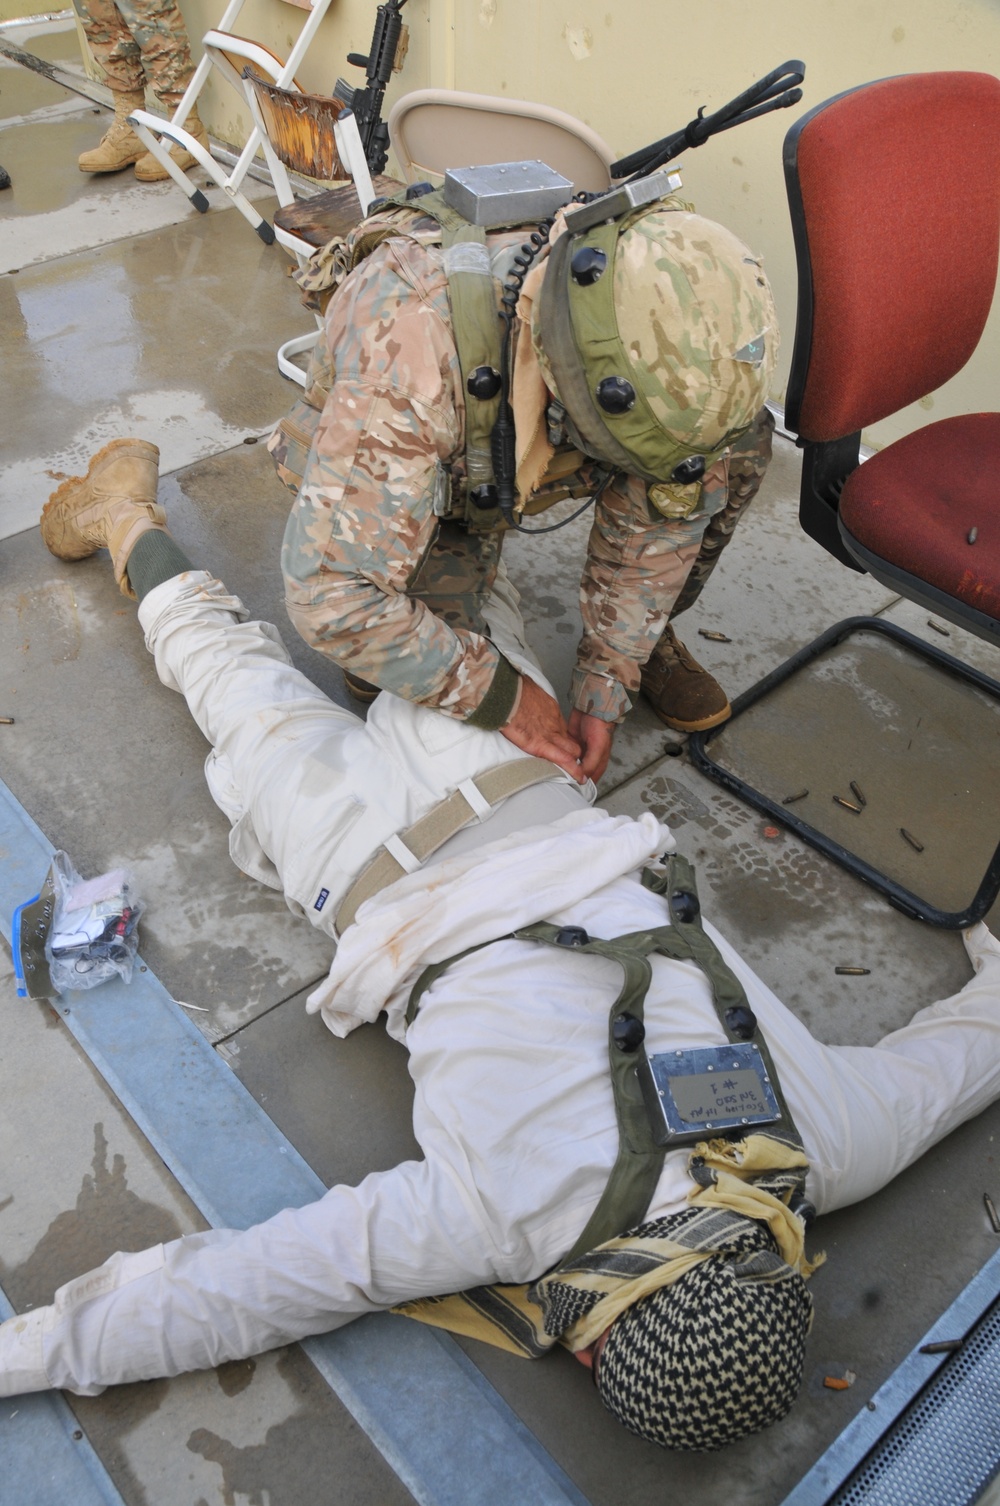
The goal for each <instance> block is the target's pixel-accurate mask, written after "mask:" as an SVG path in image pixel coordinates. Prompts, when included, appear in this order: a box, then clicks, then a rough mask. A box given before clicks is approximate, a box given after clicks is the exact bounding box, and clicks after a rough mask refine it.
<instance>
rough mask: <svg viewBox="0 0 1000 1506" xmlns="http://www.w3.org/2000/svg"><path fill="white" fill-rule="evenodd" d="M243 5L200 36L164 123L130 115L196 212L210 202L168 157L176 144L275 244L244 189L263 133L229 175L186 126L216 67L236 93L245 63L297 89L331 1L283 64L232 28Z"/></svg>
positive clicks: (318, 8) (237, 3) (237, 2)
mask: <svg viewBox="0 0 1000 1506" xmlns="http://www.w3.org/2000/svg"><path fill="white" fill-rule="evenodd" d="M245 4H246V0H230V3H229V5H228V6H227V7H226V10H225V13H224V14H223V17H222V20H221V21H220V22H219V25H218V27H217V28H214V29H213V30H211V31H207V32H206V33H205V35H204V37H203V38H202V45H203V47H204V49H205V50H204V55H203V56H202V58H201V60H200V62H199V63H198V66H197V68H196V69H195V71H194V74H193V75H192V78H191V82H190V83H189V84H188V86H187V88H186V89H185V91H184V95H183V97H182V99H181V102H180V104H179V105H178V106H177V109H176V110H175V111H174V113H173V115H172V116H171V118H170V119H169V120H163V119H161V117H160V116H159V115H154V114H152V112H151V111H149V110H136V111H134V112H133V114H131V115H130V116H129V120H130V122H131V125H132V128H133V129H134V131H135V133H136V135H137V136H138V137H139V139H140V141H141V142H142V144H143V146H145V147H146V149H147V150H148V151H150V152H152V154H153V156H154V157H155V158H156V160H157V161H158V162H160V163H162V164H163V167H164V168H165V169H166V171H167V172H168V173H169V174H170V176H171V178H173V180H174V182H175V183H176V184H177V186H178V187H179V188H181V189H182V190H183V192H184V193H185V194H187V196H188V198H189V199H190V200H191V203H192V204H193V205H194V207H195V209H197V210H199V211H200V212H201V213H202V214H204V213H205V211H206V210H207V209H208V200H207V199H206V197H205V195H204V194H203V193H202V191H201V190H200V189H199V188H198V186H197V184H195V183H192V181H191V179H190V178H189V177H188V175H187V173H185V172H184V171H183V169H182V168H179V167H178V166H177V164H176V162H174V160H173V158H172V157H171V155H170V148H171V146H173V145H174V144H176V145H178V146H182V147H185V148H186V149H187V151H189V152H190V153H191V155H192V157H193V158H194V159H195V161H196V162H197V163H198V166H199V167H200V168H201V169H202V170H203V171H204V172H206V173H208V175H209V177H211V178H212V179H214V181H215V182H216V184H217V185H218V186H219V188H221V189H222V191H223V193H224V194H225V195H226V196H227V198H229V199H230V200H231V201H232V203H233V204H234V205H235V206H236V208H237V209H238V210H239V211H240V213H241V214H242V215H243V217H244V219H246V220H247V221H248V222H249V223H250V224H251V225H252V226H253V228H254V230H256V232H257V234H258V235H259V236H260V238H261V240H262V241H264V243H265V244H266V245H271V244H272V242H273V241H274V239H275V236H274V230H273V229H272V227H271V226H270V225H269V224H268V222H267V220H265V219H264V217H263V216H262V215H260V214H258V212H257V210H256V209H255V208H254V207H253V205H252V204H251V203H250V201H249V199H248V198H247V197H246V195H245V194H243V193H242V192H241V191H240V186H241V184H242V182H243V179H244V178H245V177H246V175H247V171H248V169H249V167H250V164H251V162H252V161H253V159H254V157H255V156H256V154H257V149H258V147H259V146H260V144H261V137H260V133H259V131H258V130H257V129H256V128H255V129H254V130H252V131H251V132H250V135H249V137H248V139H247V142H246V145H245V146H244V147H243V150H242V151H241V153H240V155H239V157H238V158H237V161H236V163H235V165H234V166H233V168H232V169H231V171H229V172H226V170H225V169H224V167H223V165H222V164H221V163H219V162H216V160H215V158H214V157H212V155H211V153H210V152H208V151H206V150H205V148H204V147H203V146H202V144H201V142H200V141H196V140H195V138H194V137H193V136H192V135H191V133H190V132H189V131H186V130H185V129H184V122H185V121H186V120H187V117H188V114H189V113H190V111H191V107H192V106H193V105H194V103H195V101H196V100H197V98H198V95H199V94H200V93H201V91H202V89H203V88H204V86H205V80H206V79H207V78H208V76H209V73H210V72H211V71H212V69H213V68H214V69H215V70H216V71H217V72H218V73H219V74H220V75H221V76H222V77H223V78H224V79H225V80H226V82H227V83H229V84H231V85H232V87H233V88H234V89H236V90H237V91H240V89H241V87H242V84H241V74H242V71H243V67H244V66H245V65H246V64H247V63H250V64H252V66H253V67H254V68H256V69H257V70H258V71H259V72H260V73H262V74H264V75H266V76H267V77H268V78H270V79H272V80H273V81H274V83H276V84H278V85H280V86H281V87H283V88H287V87H289V86H291V87H293V88H295V87H297V85H296V83H295V70H296V68H298V66H299V64H300V63H301V62H302V59H303V58H304V57H305V55H306V53H307V52H308V50H309V47H310V46H311V44H312V40H313V38H314V37H315V35H316V32H317V30H318V28H319V25H320V22H321V21H322V20H323V17H324V16H325V15H326V12H327V9H328V8H329V5H330V0H313V4H312V8H311V10H310V12H309V15H308V16H307V18H306V21H305V23H304V25H303V27H302V30H301V31H300V32H299V35H298V38H297V39H296V42H295V44H294V46H293V47H292V50H291V52H290V53H289V54H288V60H287V61H286V62H284V63H282V61H281V59H280V58H277V57H275V55H274V53H272V52H271V51H270V50H269V49H268V48H267V47H264V46H263V45H262V44H261V43H259V42H253V41H250V40H249V39H248V38H246V37H241V36H238V35H237V34H236V33H235V32H233V31H231V30H230V28H231V27H232V26H233V24H234V23H235V21H236V18H237V16H238V15H239V13H240V11H241V10H242V9H243V6H244V5H245ZM268 165H269V166H270V164H268ZM275 188H277V184H275Z"/></svg>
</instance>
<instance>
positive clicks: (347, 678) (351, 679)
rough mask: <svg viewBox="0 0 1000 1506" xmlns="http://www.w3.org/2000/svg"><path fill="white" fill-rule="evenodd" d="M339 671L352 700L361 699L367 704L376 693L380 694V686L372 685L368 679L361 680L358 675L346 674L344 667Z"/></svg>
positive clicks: (372, 699)
mask: <svg viewBox="0 0 1000 1506" xmlns="http://www.w3.org/2000/svg"><path fill="white" fill-rule="evenodd" d="M341 673H342V674H343V676H344V684H345V685H346V686H347V693H348V695H349V696H351V698H352V699H353V700H355V701H361V703H362V704H363V705H368V703H369V702H371V701H374V699H375V697H376V696H377V695H381V693H382V688H381V686H379V685H373V684H372V683H371V681H370V680H362V679H361V678H360V677H359V676H358V675H352V674H348V672H347V670H346V669H345V670H342V671H341Z"/></svg>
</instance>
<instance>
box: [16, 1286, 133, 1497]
mask: <svg viewBox="0 0 1000 1506" xmlns="http://www.w3.org/2000/svg"><path fill="white" fill-rule="evenodd" d="M13 1316H14V1309H13V1308H12V1307H11V1305H10V1303H9V1302H8V1301H7V1298H6V1297H5V1295H4V1293H3V1292H2V1291H0V1321H2V1320H3V1319H5V1318H12V1317H13ZM29 1501H30V1502H31V1506H125V1503H124V1501H123V1500H122V1498H121V1496H120V1495H119V1494H118V1491H117V1490H116V1489H115V1486H114V1483H113V1481H112V1479H111V1476H110V1475H109V1474H108V1472H107V1470H106V1469H105V1468H104V1465H103V1464H102V1463H101V1461H100V1459H99V1458H98V1457H97V1455H96V1454H95V1453H94V1450H93V1448H92V1447H91V1445H90V1443H89V1442H88V1441H87V1439H86V1438H85V1437H84V1435H83V1430H82V1429H81V1427H80V1424H79V1423H78V1422H77V1420H76V1418H75V1417H74V1416H73V1413H72V1412H71V1411H70V1409H69V1407H68V1405H67V1404H66V1400H65V1398H64V1397H63V1395H62V1394H61V1392H59V1391H47V1392H45V1393H44V1394H42V1395H40V1396H11V1397H8V1398H6V1399H5V1400H3V1401H0V1506H26V1503H27V1502H29Z"/></svg>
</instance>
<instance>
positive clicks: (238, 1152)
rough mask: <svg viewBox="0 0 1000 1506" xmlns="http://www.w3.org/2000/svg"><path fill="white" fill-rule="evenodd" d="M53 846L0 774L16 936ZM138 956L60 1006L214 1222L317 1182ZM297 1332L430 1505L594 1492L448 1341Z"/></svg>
mask: <svg viewBox="0 0 1000 1506" xmlns="http://www.w3.org/2000/svg"><path fill="white" fill-rule="evenodd" d="M52 852H53V848H52V845H51V843H49V841H48V840H47V839H46V838H45V836H44V835H43V834H42V832H41V831H40V830H39V829H38V827H37V826H36V825H35V823H34V822H33V821H32V820H31V817H30V816H29V815H28V814H27V812H26V811H25V810H24V809H23V807H22V806H21V805H20V804H19V803H18V801H17V800H15V799H14V796H13V795H12V794H11V792H10V791H9V790H8V789H7V787H6V786H5V785H3V784H0V930H2V932H3V935H4V936H5V937H6V939H7V940H8V941H9V940H10V937H11V930H10V925H11V919H10V918H11V916H12V914H13V911H14V909H15V907H16V906H17V905H18V904H20V903H21V902H22V901H23V899H24V897H25V896H26V895H28V894H34V893H37V891H38V889H39V887H40V885H41V883H42V881H43V880H44V877H45V874H46V872H47V871H48V867H49V863H50V861H51V857H52ZM141 967H142V959H141V958H137V959H136V971H135V972H134V974H133V977H132V982H131V983H130V984H129V985H128V986H126V985H125V984H123V983H121V982H120V981H118V980H116V981H115V982H112V983H108V984H104V985H103V986H102V987H100V988H95V989H92V990H90V991H89V992H83V993H68V994H64V995H62V996H61V997H60V998H59V999H58V1001H56V1002H57V1007H58V1009H59V1012H60V1014H61V1015H62V1018H63V1022H64V1024H65V1025H66V1026H67V1027H68V1029H69V1030H70V1031H71V1032H72V1034H73V1035H74V1037H75V1038H76V1040H77V1041H78V1042H79V1044H80V1045H81V1046H82V1048H83V1049H84V1051H85V1052H86V1053H87V1055H88V1056H89V1057H90V1060H91V1061H92V1062H93V1063H94V1065H95V1067H96V1068H97V1070H98V1071H99V1072H100V1073H101V1075H102V1076H103V1077H104V1079H105V1080H106V1082H107V1083H108V1085H109V1087H110V1088H111V1089H112V1091H113V1092H114V1093H115V1094H116V1095H117V1097H118V1098H119V1100H120V1101H121V1103H122V1105H123V1107H124V1108H125V1110H126V1111H127V1113H129V1114H130V1115H131V1117H132V1118H133V1119H134V1120H135V1122H136V1124H137V1125H138V1127H139V1129H140V1130H141V1131H142V1133H143V1134H144V1135H145V1136H146V1138H147V1139H148V1140H149V1142H150V1144H151V1145H152V1146H153V1148H154V1149H155V1150H156V1151H157V1153H158V1154H159V1155H160V1156H161V1157H162V1159H163V1161H164V1162H165V1164H166V1165H167V1166H168V1167H169V1169H170V1171H171V1172H172V1173H173V1175H174V1176H175V1177H176V1179H177V1181H178V1182H179V1183H180V1184H181V1186H182V1187H183V1188H184V1190H185V1191H186V1192H187V1194H188V1196H189V1197H190V1198H191V1199H192V1201H193V1202H194V1203H195V1204H196V1205H197V1207H198V1208H199V1209H200V1210H201V1212H202V1213H203V1214H204V1216H205V1218H206V1219H207V1220H208V1222H209V1223H210V1224H212V1225H213V1226H214V1227H216V1228H229V1229H245V1228H248V1227H249V1226H250V1225H251V1224H257V1223H261V1222H263V1221H264V1220H265V1219H268V1218H270V1217H271V1216H272V1215H273V1214H275V1213H277V1212H279V1210H280V1209H282V1208H288V1207H301V1206H302V1205H303V1204H305V1203H309V1202H313V1201H314V1200H315V1199H316V1198H317V1197H321V1196H322V1195H323V1193H324V1192H325V1191H326V1187H325V1184H324V1183H323V1182H322V1181H321V1180H320V1178H319V1177H318V1176H317V1175H316V1173H315V1172H314V1171H313V1170H312V1168H311V1167H310V1166H309V1165H308V1164H307V1163H306V1161H304V1160H303V1158H302V1157H301V1156H300V1155H299V1153H298V1151H297V1150H296V1149H295V1147H294V1146H293V1145H291V1144H290V1142H289V1141H288V1140H286V1139H285V1137H284V1135H282V1134H281V1132H280V1131H279V1130H278V1128H277V1126H276V1125H275V1124H273V1123H272V1121H271V1120H270V1119H269V1118H268V1116H267V1115H266V1114H265V1113H264V1111H263V1109H261V1107H260V1105H259V1104H258V1103H257V1102H256V1100H255V1099H254V1098H253V1097H252V1096H251V1095H250V1093H249V1092H248V1091H247V1090H246V1088H244V1086H243V1084H242V1083H241V1082H240V1081H239V1079H238V1078H237V1077H236V1076H234V1074H233V1073H232V1071H231V1070H230V1069H229V1067H227V1066H226V1065H225V1063H224V1062H223V1061H222V1060H221V1058H220V1057H219V1055H218V1054H217V1053H216V1052H215V1051H214V1050H213V1049H212V1047H211V1046H210V1045H209V1044H208V1042H207V1041H206V1040H205V1037H204V1036H203V1035H202V1034H201V1032H200V1031H199V1030H198V1028H197V1027H196V1026H195V1025H194V1024H193V1023H192V1022H191V1020H190V1019H189V1018H188V1016H187V1015H186V1014H185V1013H184V1011H183V1010H182V1009H181V1008H180V1007H179V1006H178V1005H177V1004H176V1003H175V1002H174V1000H173V999H172V998H171V996H170V995H169V993H167V991H166V989H165V988H164V987H163V986H162V984H161V983H160V982H159V980H158V979H157V978H156V976H155V975H154V974H153V973H152V972H149V971H148V970H147V971H145V972H143V971H141V970H140V969H141ZM219 1146H225V1154H224V1155H221V1154H219V1152H218V1147H219ZM302 1347H303V1348H304V1349H305V1351H306V1353H307V1354H308V1355H309V1357H310V1359H311V1360H312V1361H313V1363H314V1365H315V1366H316V1368H317V1369H318V1370H319V1372H320V1374H321V1375H322V1376H323V1377H324V1379H325V1380H326V1381H327V1383H328V1384H329V1385H330V1387H331V1388H332V1389H333V1390H334V1391H335V1392H336V1394H337V1395H338V1396H339V1397H340V1399H341V1401H342V1402H343V1403H344V1405H345V1406H346V1407H347V1409H348V1411H349V1412H350V1413H351V1414H352V1416H353V1417H354V1418H355V1420H356V1421H357V1422H358V1423H359V1424H360V1426H361V1427H362V1428H363V1429H364V1430H365V1432H366V1433H367V1434H368V1436H369V1437H370V1438H371V1439H372V1441H373V1443H374V1444H375V1446H376V1447H377V1448H378V1449H379V1451H380V1452H381V1453H382V1455H383V1456H384V1458H385V1459H386V1462H387V1463H388V1464H389V1465H390V1467H391V1468H392V1469H393V1470H394V1471H395V1472H396V1474H397V1475H398V1476H399V1478H400V1479H401V1480H402V1481H403V1483H404V1484H405V1485H406V1487H407V1489H408V1490H409V1491H410V1492H411V1493H412V1494H413V1495H414V1496H415V1498H416V1499H417V1501H419V1502H420V1503H421V1506H524V1503H525V1502H527V1501H530V1502H531V1503H532V1506H569V1503H572V1506H587V1502H586V1499H585V1497H584V1496H582V1495H581V1494H580V1492H579V1491H578V1490H577V1488H576V1487H575V1486H574V1485H573V1483H572V1481H570V1480H569V1478H568V1477H567V1476H566V1475H565V1474H564V1473H563V1472H562V1471H561V1470H560V1468H559V1467H558V1465H557V1464H556V1463H555V1461H554V1460H552V1459H551V1458H550V1457H549V1455H548V1454H547V1453H546V1451H545V1450H544V1449H543V1448H542V1446H541V1444H539V1442H538V1441H537V1439H535V1438H534V1437H533V1435H532V1434H531V1433H530V1432H529V1431H528V1429H527V1428H526V1427H525V1426H524V1425H523V1424H522V1423H521V1422H520V1420H519V1419H518V1418H517V1416H516V1415H515V1414H514V1412H513V1411H512V1410H511V1409H510V1407H508V1405H507V1403H506V1402H505V1401H504V1400H503V1398H502V1397H501V1396H500V1395H499V1394H498V1393H497V1392H496V1391H494V1389H493V1388H492V1387H491V1386H490V1385H489V1383H488V1382H487V1381H486V1380H485V1379H484V1378H483V1377H482V1376H481V1375H480V1373H479V1371H478V1370H476V1368H475V1366H474V1365H472V1364H471V1362H470V1361H469V1360H468V1359H467V1358H466V1356H465V1355H464V1354H463V1353H462V1351H461V1349H459V1347H458V1345H457V1344H455V1343H454V1341H453V1340H451V1339H448V1338H446V1337H444V1336H442V1335H439V1334H437V1333H436V1332H435V1331H434V1330H431V1329H428V1328H425V1327H424V1326H423V1325H421V1324H418V1323H413V1322H409V1321H407V1320H405V1319H402V1318H397V1317H392V1316H390V1315H388V1314H384V1315H383V1314H380V1315H377V1316H373V1317H366V1318H363V1319H361V1320H359V1321H358V1322H356V1323H352V1324H351V1325H349V1326H348V1327H347V1328H344V1329H340V1330H338V1331H337V1332H336V1333H332V1334H324V1335H321V1336H320V1337H318V1338H314V1339H307V1340H305V1341H304V1343H303V1345H302ZM67 1499H70V1498H69V1497H67Z"/></svg>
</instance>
